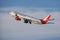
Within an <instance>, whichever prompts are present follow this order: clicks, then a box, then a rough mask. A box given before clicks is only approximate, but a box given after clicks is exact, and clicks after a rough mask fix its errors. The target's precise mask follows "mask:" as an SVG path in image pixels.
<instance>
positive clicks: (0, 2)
mask: <svg viewBox="0 0 60 40" xmlns="http://www.w3.org/2000/svg"><path fill="white" fill-rule="evenodd" d="M7 6H22V7H48V8H59V9H60V0H0V7H7Z"/></svg>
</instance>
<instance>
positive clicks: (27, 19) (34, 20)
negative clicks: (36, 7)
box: [10, 12, 54, 24]
mask: <svg viewBox="0 0 60 40" xmlns="http://www.w3.org/2000/svg"><path fill="white" fill-rule="evenodd" d="M10 15H11V16H13V17H14V18H15V20H17V21H21V20H22V19H23V20H24V23H29V24H32V23H34V24H46V23H48V21H49V20H50V17H51V15H50V14H48V15H47V16H46V17H45V18H43V19H37V18H34V17H31V16H27V15H24V14H22V13H18V12H10ZM51 20H54V19H51Z"/></svg>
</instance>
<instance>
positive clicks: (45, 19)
mask: <svg viewBox="0 0 60 40" xmlns="http://www.w3.org/2000/svg"><path fill="white" fill-rule="evenodd" d="M50 17H51V15H50V14H49V15H47V17H46V18H44V19H43V21H45V22H46V23H47V22H48V20H49V19H50Z"/></svg>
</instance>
